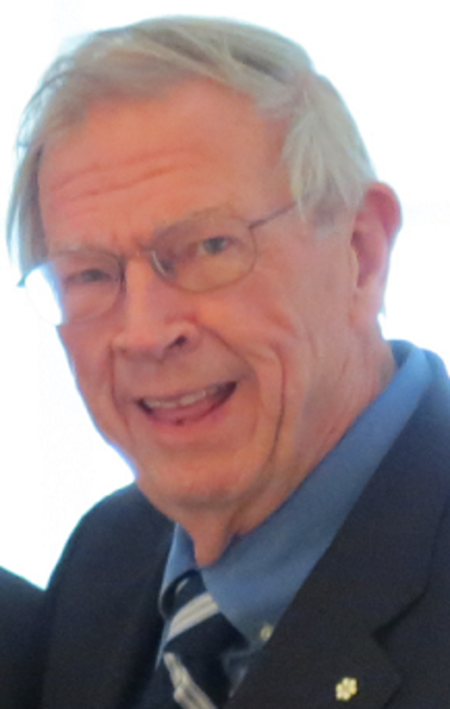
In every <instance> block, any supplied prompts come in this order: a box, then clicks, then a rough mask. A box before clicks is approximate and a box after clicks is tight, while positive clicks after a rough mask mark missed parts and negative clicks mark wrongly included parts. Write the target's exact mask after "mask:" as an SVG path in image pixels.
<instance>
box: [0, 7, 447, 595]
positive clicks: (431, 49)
mask: <svg viewBox="0 0 450 709" xmlns="http://www.w3.org/2000/svg"><path fill="white" fill-rule="evenodd" d="M266 5H267V8H266V9H264V7H265V6H266ZM269 6H270V7H269ZM168 13H182V14H206V15H212V14H213V15H221V16H228V17H237V18H241V19H245V20H248V21H252V22H256V23H259V24H262V25H266V26H269V27H271V28H273V29H275V30H278V31H280V32H282V33H284V34H286V35H289V36H291V37H293V38H295V39H297V40H298V41H299V42H300V43H301V44H303V46H304V47H305V48H306V49H307V51H308V52H309V53H310V54H311V56H312V58H313V60H314V62H315V64H316V67H317V68H318V70H319V71H321V72H322V73H325V74H326V75H327V76H328V77H329V78H331V80H332V81H333V82H334V83H335V85H336V86H337V87H338V89H339V90H340V91H341V93H342V94H343V96H344V97H345V98H346V100H347V103H348V104H349V106H350V109H351V111H352V112H353V114H354V115H355V117H356V120H357V122H358V124H359V126H360V128H361V131H362V134H363V137H364V139H365V141H366V143H367V145H368V148H369V152H370V153H371V155H372V158H373V160H374V163H375V166H376V169H377V171H378V174H379V176H380V178H381V179H383V180H385V181H387V182H389V183H390V184H391V185H392V186H393V187H394V188H395V189H396V190H397V192H398V194H399V196H400V199H401V201H402V204H403V211H404V227H403V230H402V232H401V234H400V239H399V242H398V244H397V246H396V248H395V251H394V256H393V262H392V268H391V285H390V287H389V289H388V295H387V301H386V303H387V305H386V313H387V316H386V322H385V325H384V327H385V331H386V334H387V335H388V336H389V337H397V338H407V339H411V340H413V341H415V342H416V343H418V344H420V345H423V346H426V347H429V348H431V349H434V350H435V351H437V352H439V353H440V354H441V355H442V356H443V357H444V359H445V360H446V362H447V364H448V365H450V327H449V323H448V320H449V311H450V307H449V306H450V269H449V265H448V260H449V255H450V251H449V247H448V240H449V237H450V197H449V189H450V185H449V159H450V140H449V135H448V131H449V126H450V98H449V94H450V78H449V75H450V41H449V39H448V30H449V24H450V22H449V16H450V2H449V0H428V2H423V1H420V2H419V1H416V0H377V2H374V1H372V0H277V1H276V2H274V3H261V2H256V0H255V1H254V2H253V0H210V1H209V2H200V0H198V1H196V0H178V1H176V0H172V1H170V0H165V2H164V3H162V2H157V3H156V2H151V0H146V2H143V1H141V0H125V1H124V0H115V2H114V0H109V2H107V1H106V0H105V1H103V0H39V2H35V0H14V2H11V3H8V9H7V10H6V11H5V10H3V18H2V24H1V29H0V32H1V41H0V72H1V74H0V79H1V82H0V87H1V93H2V103H1V108H0V185H1V190H0V222H1V224H2V227H3V225H4V215H5V210H6V204H7V200H8V193H9V189H10V183H11V179H12V173H13V166H14V139H15V133H16V129H17V125H18V122H19V117H20V113H21V111H22V108H23V106H24V104H25V102H26V101H27V99H28V98H29V96H30V94H31V93H32V91H33V90H34V88H35V87H36V84H37V81H38V79H39V77H40V75H41V74H42V72H43V71H44V69H45V68H46V66H47V65H48V64H49V62H50V61H51V60H52V59H53V57H54V56H55V54H56V52H57V51H59V50H60V49H61V48H62V46H63V41H64V40H65V39H66V38H67V37H70V36H73V35H77V34H79V33H83V32H86V31H90V30H93V29H97V28H103V27H108V26H113V25H119V24H125V23H128V22H134V21H137V20H139V19H143V18H144V17H148V16H151V15H157V14H168ZM3 232H4V228H3ZM0 321H1V335H0V337H1V340H0V342H1V346H0V395H1V429H0V430H1V443H0V471H1V475H0V564H3V565H4V566H6V567H8V568H10V569H12V570H14V571H15V572H17V573H20V574H22V575H25V576H27V577H29V578H30V579H32V580H33V581H35V582H36V583H38V584H41V585H45V583H46V581H47V579H48V576H49V574H50V572H51V569H52V567H53V566H54V564H55V562H56V560H57V558H58V556H59V553H60V551H61V549H62V546H63V545H64V543H65V540H66V539H67V537H68V535H69V534H70V531H71V530H72V529H73V527H74V526H75V524H76V522H77V520H78V519H79V518H80V516H81V515H82V514H83V512H84V511H85V510H86V509H88V508H89V507H90V506H91V505H92V504H93V503H94V502H95V501H96V500H97V499H99V498H100V497H102V496H103V495H104V494H106V493H108V492H109V491H111V490H113V489H115V488H116V487H119V486H121V485H123V484H126V483H127V482H129V481H130V480H131V479H132V478H131V474H130V472H129V470H128V469H127V467H126V465H125V464H124V463H123V462H122V461H121V459H120V458H119V456H118V455H117V454H116V453H115V452H114V451H112V450H111V449H110V448H108V447H107V446H106V444H105V443H104V442H103V441H102V440H101V438H100V436H99V435H98V434H97V433H96V432H95V431H94V428H93V426H92V424H91V422H90V421H89V419H88V416H87V414H86V412H85V410H84V407H83V405H82V403H81V401H80V400H79V398H78V395H77V393H76V391H75V387H74V385H73V384H72V381H71V378H70V374H69V372H68V368H67V365H66V362H65V359H64V356H63V354H62V351H61V349H60V347H59V343H58V341H57V337H56V335H55V333H54V332H53V330H52V329H51V328H50V327H47V326H45V325H41V324H40V323H38V322H37V321H36V320H35V318H34V316H33V314H32V313H30V311H29V309H28V304H27V303H26V302H25V297H24V295H23V294H22V293H20V292H18V291H17V290H16V289H15V288H14V278H13V274H12V272H11V269H10V268H9V266H8V260H7V256H6V250H5V247H4V245H3V244H1V245H0Z"/></svg>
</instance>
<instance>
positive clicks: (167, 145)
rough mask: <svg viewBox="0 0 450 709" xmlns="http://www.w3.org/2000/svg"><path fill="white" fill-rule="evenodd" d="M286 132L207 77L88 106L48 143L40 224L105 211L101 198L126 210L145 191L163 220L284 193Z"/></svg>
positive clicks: (248, 102) (41, 186) (247, 100)
mask: <svg viewBox="0 0 450 709" xmlns="http://www.w3.org/2000/svg"><path fill="white" fill-rule="evenodd" d="M284 134H285V121H282V120H277V121H270V122H269V121H268V120H267V119H266V118H264V117H263V116H262V115H261V114H260V113H259V112H258V110H257V108H256V106H255V105H254V103H253V102H252V100H251V99H250V98H248V97H245V96H243V95H242V94H238V93H236V92H232V91H231V90H229V89H226V88H224V87H221V86H219V85H217V84H215V83H213V82H210V81H206V80H201V81H195V82H189V83H186V84H183V85H181V86H178V87H176V88H172V89H171V90H170V91H167V92H166V93H165V94H163V95H161V96H159V97H157V98H152V99H148V100H139V101H131V100H127V101H114V102H113V101H110V102H102V103H100V104H98V105H94V106H92V107H91V108H90V109H89V111H88V112H87V115H86V117H85V119H84V120H83V122H82V123H80V124H79V125H77V126H75V127H72V128H71V129H70V130H69V131H67V132H66V133H65V134H62V135H60V136H58V137H56V138H54V139H53V140H52V141H50V142H49V143H48V144H47V145H46V146H45V149H44V152H43V158H42V162H41V168H40V174H39V190H40V206H41V211H42V215H43V221H44V228H45V230H46V232H48V229H47V228H46V227H48V224H47V225H46V222H48V221H49V216H50V217H51V221H52V222H53V221H54V220H55V219H60V218H61V217H62V216H63V215H64V216H66V217H69V216H70V218H76V217H77V215H78V216H79V215H80V214H81V212H83V213H84V214H86V213H90V214H91V216H92V215H93V214H94V213H95V212H96V211H97V212H98V213H100V212H101V211H102V210H103V211H104V212H105V213H107V211H108V209H107V205H108V200H110V202H111V203H113V202H114V205H115V206H116V207H117V206H118V204H120V203H123V211H125V212H126V211H127V210H128V211H129V210H130V209H131V207H132V204H133V200H134V201H135V202H139V201H140V200H142V195H143V194H144V193H145V195H146V196H147V197H148V196H149V195H151V200H152V205H153V206H154V207H155V210H156V213H155V215H154V216H155V219H156V220H158V219H161V220H163V221H164V220H165V218H167V219H168V220H170V219H172V218H177V217H181V216H184V214H185V213H189V212H190V211H199V210H203V209H211V208H214V206H216V204H217V206H219V207H220V206H224V205H225V204H229V203H230V202H231V203H232V206H233V203H237V204H235V205H234V206H236V207H237V208H238V209H239V208H240V207H241V206H242V205H240V204H239V202H243V201H244V199H245V198H246V197H247V193H248V192H249V191H253V193H254V194H255V196H256V195H259V196H262V192H266V193H268V194H270V193H273V191H274V190H277V191H283V192H285V187H286V186H287V176H286V171H285V169H284V167H283V166H282V165H281V152H282V146H283V141H284ZM245 185H247V188H246V194H245V195H243V194H242V191H243V187H244V186H245ZM216 193H217V194H216ZM121 201H122V202H121ZM274 202H275V197H274ZM269 206H270V205H269ZM173 212H179V214H174V213H173ZM165 213H167V214H165Z"/></svg>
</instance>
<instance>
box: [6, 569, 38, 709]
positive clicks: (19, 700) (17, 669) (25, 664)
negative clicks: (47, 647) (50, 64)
mask: <svg viewBox="0 0 450 709" xmlns="http://www.w3.org/2000/svg"><path fill="white" fill-rule="evenodd" d="M42 609H43V593H42V591H41V590H40V589H38V588H36V587H35V586H33V585H31V584H30V583H28V582H27V581H25V579H22V578H20V577H18V576H15V575H14V574H11V573H10V572H9V571H6V569H3V568H0V677H1V679H0V707H1V708H2V709H37V707H38V702H39V695H40V680H41V673H42V661H43V653H42V646H41V637H40V631H39V628H40V624H41V613H42Z"/></svg>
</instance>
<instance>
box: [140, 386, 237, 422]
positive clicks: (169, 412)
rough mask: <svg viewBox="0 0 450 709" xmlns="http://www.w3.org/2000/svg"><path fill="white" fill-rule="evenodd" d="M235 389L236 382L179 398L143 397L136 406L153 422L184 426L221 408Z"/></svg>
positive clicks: (206, 388)
mask: <svg viewBox="0 0 450 709" xmlns="http://www.w3.org/2000/svg"><path fill="white" fill-rule="evenodd" d="M236 387H237V384H236V382H226V383H224V384H214V385H212V386H208V387H205V388H203V389H196V390H194V391H190V392H186V393H185V394H181V395H180V396H168V397H154V398H151V397H145V398H142V399H140V400H139V401H138V405H139V407H140V408H141V409H142V411H144V412H145V413H146V414H147V415H148V416H150V417H151V418H152V419H153V420H154V421H158V422H161V423H166V424H171V425H174V426H185V425H186V424H189V423H193V422H196V421H199V420H201V419H203V418H204V417H205V416H207V415H209V414H210V413H212V412H213V411H215V410H216V409H218V408H219V407H220V406H223V404H224V403H225V402H226V401H228V399H229V398H230V397H231V396H232V395H233V393H234V391H235V390H236Z"/></svg>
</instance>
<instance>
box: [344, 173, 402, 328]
mask: <svg viewBox="0 0 450 709" xmlns="http://www.w3.org/2000/svg"><path fill="white" fill-rule="evenodd" d="M400 225H401V210H400V205H399V202H398V199H397V197H396V195H395V193H394V192H393V191H392V190H391V188H390V187H388V186H387V185H384V184H382V183H378V182H377V183H373V184H371V185H370V186H369V189H368V190H367V192H366V195H365V197H364V200H363V203H362V205H361V207H360V208H359V210H358V212H357V214H356V217H355V220H354V224H353V232H352V236H351V240H352V241H351V246H352V250H353V254H354V258H355V266H356V279H355V284H354V285H355V296H356V298H355V304H356V306H357V313H358V314H359V315H360V316H361V315H364V316H365V317H367V316H369V318H370V321H374V320H375V319H376V317H377V315H378V313H379V312H380V310H381V309H382V307H383V298H384V291H385V288H386V280H387V274H388V269H389V258H390V254H391V251H392V247H393V245H394V242H395V237H396V234H397V232H398V230H399V228H400Z"/></svg>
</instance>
